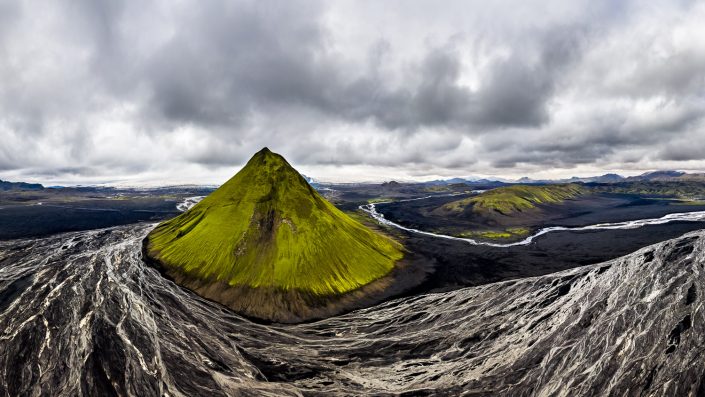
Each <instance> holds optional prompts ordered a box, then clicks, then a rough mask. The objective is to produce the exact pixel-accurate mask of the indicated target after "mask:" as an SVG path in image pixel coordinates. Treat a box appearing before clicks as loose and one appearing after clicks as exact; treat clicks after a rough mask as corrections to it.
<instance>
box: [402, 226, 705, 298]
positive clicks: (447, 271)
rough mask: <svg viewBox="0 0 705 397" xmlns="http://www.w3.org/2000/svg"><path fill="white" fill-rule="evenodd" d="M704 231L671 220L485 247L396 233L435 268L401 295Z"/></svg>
mask: <svg viewBox="0 0 705 397" xmlns="http://www.w3.org/2000/svg"><path fill="white" fill-rule="evenodd" d="M700 229H705V222H672V223H668V224H663V225H649V226H644V227H641V228H638V229H628V230H595V231H579V232H578V231H576V232H572V231H557V232H550V233H547V234H544V235H542V236H539V237H537V238H536V239H535V240H534V241H533V242H532V243H531V244H529V245H520V246H513V247H506V248H500V247H489V246H479V245H471V244H469V243H466V242H463V241H454V240H447V239H442V238H435V237H430V236H424V235H419V234H415V233H409V232H402V231H397V233H398V234H400V235H403V236H404V243H405V244H407V245H408V246H410V247H413V248H414V250H415V251H416V252H418V253H419V254H421V255H424V256H427V257H430V258H434V259H435V261H436V266H435V272H434V273H432V274H430V275H428V276H427V279H426V281H425V282H424V283H423V284H421V285H420V286H418V287H417V288H415V289H413V290H411V291H409V292H408V293H407V295H414V294H417V293H424V292H429V291H447V290H453V289H456V288H460V287H468V286H476V285H482V284H487V283H493V282H497V281H503V280H509V279H518V278H523V277H533V276H539V275H544V274H549V273H554V272H557V271H561V270H566V269H571V268H575V267H578V266H584V265H589V264H594V263H600V262H604V261H606V260H609V259H613V258H617V257H620V256H623V255H627V254H629V253H632V252H634V251H636V250H638V249H639V248H642V247H645V246H648V245H650V244H654V243H657V242H661V241H664V240H668V239H672V238H676V237H679V236H681V235H683V234H684V233H687V232H690V231H693V230H700Z"/></svg>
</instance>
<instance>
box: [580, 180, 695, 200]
mask: <svg viewBox="0 0 705 397" xmlns="http://www.w3.org/2000/svg"><path fill="white" fill-rule="evenodd" d="M594 190H595V191H596V192H604V193H624V194H638V195H641V196H663V197H677V198H683V199H699V198H701V197H703V196H705V183H703V182H702V181H700V180H689V181H638V182H622V183H614V184H609V185H599V186H596V187H594Z"/></svg>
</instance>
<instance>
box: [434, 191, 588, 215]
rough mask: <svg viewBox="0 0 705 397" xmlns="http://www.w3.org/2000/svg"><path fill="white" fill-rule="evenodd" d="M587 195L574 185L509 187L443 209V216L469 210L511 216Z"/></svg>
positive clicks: (453, 203)
mask: <svg viewBox="0 0 705 397" xmlns="http://www.w3.org/2000/svg"><path fill="white" fill-rule="evenodd" d="M585 193H587V189H586V188H584V187H582V186H580V185H577V184H565V185H513V186H505V187H499V188H496V189H492V190H488V191H486V192H484V193H481V194H479V195H477V196H473V197H469V198H465V199H462V200H457V201H453V202H450V203H447V204H445V205H443V207H442V209H443V210H444V211H447V212H451V213H452V212H455V213H463V212H465V211H466V210H468V209H469V208H472V212H474V213H477V214H481V215H491V214H493V213H500V214H502V215H511V214H513V213H517V212H525V211H530V210H533V209H535V208H536V206H537V205H539V204H558V203H562V202H564V201H565V200H568V199H572V198H575V197H578V196H580V195H583V194H585Z"/></svg>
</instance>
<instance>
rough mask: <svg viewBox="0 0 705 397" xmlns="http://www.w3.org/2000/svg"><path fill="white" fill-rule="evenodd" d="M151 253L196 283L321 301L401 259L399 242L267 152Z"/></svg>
mask: <svg viewBox="0 0 705 397" xmlns="http://www.w3.org/2000/svg"><path fill="white" fill-rule="evenodd" d="M146 251H147V253H148V255H149V256H150V257H151V258H152V259H155V260H157V261H158V262H159V263H160V264H161V265H162V266H163V267H165V268H167V269H171V270H175V271H178V272H182V273H184V274H186V275H187V276H188V277H190V278H191V279H197V280H205V281H218V282H223V283H227V285H230V286H233V287H236V286H239V287H245V288H252V289H267V290H269V291H296V292H297V293H300V292H302V293H308V294H312V295H315V296H331V295H336V294H341V293H345V292H348V291H352V290H355V289H357V288H359V287H361V286H364V285H365V284H368V283H370V282H371V281H374V280H376V279H379V278H381V277H383V276H385V275H387V274H388V273H389V272H390V271H391V270H392V269H393V267H394V264H395V262H397V261H399V260H400V259H401V258H402V257H403V254H402V246H401V245H400V244H399V243H397V242H395V241H393V240H391V239H390V238H388V237H386V236H384V235H382V234H380V233H377V232H375V231H373V230H371V229H368V228H367V227H365V226H363V225H362V224H360V223H358V222H357V221H355V220H353V219H351V218H350V217H349V216H347V215H346V214H344V213H343V212H341V211H340V210H338V209H337V208H336V207H334V206H333V205H332V204H330V203H329V202H328V201H326V200H325V199H324V198H323V197H321V196H320V195H319V194H318V193H317V192H316V191H315V190H314V189H313V188H312V187H311V186H310V185H309V184H308V183H306V181H305V180H304V179H303V177H302V176H301V175H300V174H299V173H298V172H297V171H296V170H294V169H293V168H292V167H291V166H290V165H289V164H288V163H287V162H286V160H284V158H283V157H282V156H280V155H278V154H275V153H272V152H271V151H269V150H268V149H267V148H265V149H263V150H261V151H260V152H258V153H257V154H255V155H254V156H253V157H252V159H250V161H249V162H248V163H247V165H246V166H245V167H244V168H243V169H242V170H241V171H240V172H238V173H237V175H235V176H234V177H233V178H232V179H230V180H229V181H228V182H226V183H225V184H224V185H222V186H221V187H220V188H219V189H218V190H216V191H215V192H213V193H212V194H211V195H209V196H208V197H206V198H205V199H204V200H203V201H201V202H200V203H199V204H198V205H196V206H195V207H193V208H192V209H191V210H189V211H187V212H185V213H183V214H181V215H180V216H177V217H176V218H173V219H171V220H169V221H166V222H164V223H162V224H160V225H159V226H158V227H157V228H156V229H154V230H153V231H152V232H151V233H150V234H149V236H148V237H147V240H146Z"/></svg>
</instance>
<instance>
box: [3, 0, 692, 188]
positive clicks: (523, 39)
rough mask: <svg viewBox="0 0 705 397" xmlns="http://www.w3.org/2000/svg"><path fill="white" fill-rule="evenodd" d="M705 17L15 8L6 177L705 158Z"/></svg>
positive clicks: (683, 10) (7, 77) (299, 7)
mask: <svg viewBox="0 0 705 397" xmlns="http://www.w3.org/2000/svg"><path fill="white" fill-rule="evenodd" d="M446 9H447V10H446ZM704 15H705V7H704V6H703V5H702V4H700V3H697V2H693V3H687V2H686V3H681V4H675V3H669V2H657V3H654V5H653V6H651V7H643V6H641V5H640V4H639V3H638V2H630V1H620V2H616V3H615V2H612V1H604V2H594V1H592V2H588V1H585V2H580V1H579V2H574V3H571V4H566V3H564V2H555V3H535V4H528V3H524V2H521V3H513V2H504V1H500V2H497V3H495V4H492V5H488V4H485V3H482V2H477V3H473V2H458V3H453V4H450V3H449V4H446V5H445V6H439V5H438V4H432V3H430V2H429V3H424V2H411V3H408V2H402V3H395V2H389V3H382V2H362V3H359V2H351V3H346V2H341V3H325V2H293V1H264V2H263V1H236V2H216V1H203V2H192V3H191V2H185V3H178V4H170V5H168V6H167V5H163V4H158V3H149V4H145V3H143V2H137V1H134V0H124V1H115V2H107V1H105V2H103V1H97V2H96V1H75V2H68V3H65V4H60V3H59V2H57V3H49V4H47V5H45V6H44V7H43V8H42V9H39V8H37V7H36V6H35V5H33V4H30V3H28V2H9V1H0V55H1V56H0V79H1V80H0V81H2V84H0V138H2V141H3V147H2V148H0V169H3V170H23V169H26V170H39V169H47V167H49V168H52V167H53V169H55V170H57V174H63V175H66V174H71V175H74V174H77V175H80V174H82V173H85V174H86V175H89V176H90V175H97V174H99V173H100V170H104V169H119V170H122V172H124V173H146V172H151V173H155V174H157V175H158V173H159V172H160V171H159V170H160V169H162V168H163V167H164V164H165V163H173V164H201V165H204V166H206V167H208V169H215V168H218V167H220V166H235V165H238V164H241V163H242V162H244V161H245V160H246V159H247V157H248V156H249V155H250V154H251V153H252V152H253V151H255V150H257V149H259V147H261V146H271V147H273V148H275V149H276V150H278V151H280V152H282V153H283V154H285V155H287V156H289V157H290V158H291V160H292V162H294V163H297V164H302V165H310V166H315V165H325V164H330V165H348V166H349V165H363V166H383V167H390V168H392V169H394V168H396V169H397V172H399V173H401V174H404V173H407V174H414V175H418V173H419V172H421V170H428V174H429V175H431V174H433V173H434V172H441V171H442V172H443V173H447V172H448V170H449V169H456V170H458V172H459V173H476V172H493V171H492V169H494V168H499V169H502V172H504V171H507V170H509V171H511V172H523V170H525V169H535V168H536V167H560V168H571V167H574V166H578V165H585V164H588V165H590V164H592V165H595V166H596V167H599V166H600V164H605V163H610V164H611V166H612V167H619V164H620V163H633V162H639V161H642V160H643V161H644V162H645V163H644V164H646V162H648V164H649V165H648V167H652V166H653V164H657V163H654V162H658V161H659V160H664V161H693V160H703V157H704V156H703V155H700V154H698V153H699V151H698V150H695V149H692V148H689V147H687V142H688V141H691V140H693V139H694V138H700V137H701V136H702V131H703V118H702V117H703V116H702V115H703V114H704V112H703V111H704V110H705V99H704V93H705V72H704V71H705V47H704V46H703V45H702V44H701V43H699V41H697V40H693V37H699V36H698V33H703V31H702V28H701V23H700V22H699V21H700V20H699V17H701V16H704ZM651 149H653V150H651ZM639 156H641V157H639ZM482 164H484V165H482ZM473 167H487V169H484V170H483V169H476V168H473ZM645 167H647V165H645ZM70 170H75V172H74V171H70ZM82 170H83V171H82ZM96 170H98V171H96ZM37 172H38V171H37ZM41 173H42V174H45V173H46V171H42V172H41ZM37 175H38V174H37ZM363 179H364V178H363Z"/></svg>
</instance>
